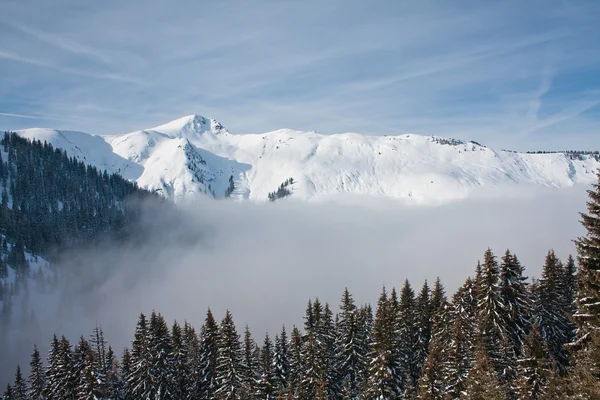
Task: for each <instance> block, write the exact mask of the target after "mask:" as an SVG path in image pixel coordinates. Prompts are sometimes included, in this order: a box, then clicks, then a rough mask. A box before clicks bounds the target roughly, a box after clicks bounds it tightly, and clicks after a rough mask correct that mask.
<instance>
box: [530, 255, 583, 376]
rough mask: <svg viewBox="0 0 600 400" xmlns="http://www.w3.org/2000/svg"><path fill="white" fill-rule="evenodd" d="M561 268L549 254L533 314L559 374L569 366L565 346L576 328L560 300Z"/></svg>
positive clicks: (553, 256)
mask: <svg viewBox="0 0 600 400" xmlns="http://www.w3.org/2000/svg"><path fill="white" fill-rule="evenodd" d="M562 269H563V266H562V263H561V262H560V260H559V259H558V258H557V257H556V255H555V254H554V251H552V250H551V251H549V252H548V255H547V256H546V263H545V264H544V269H543V271H542V277H541V279H540V280H539V284H538V286H537V294H536V303H537V304H536V307H535V308H536V310H535V311H536V324H537V325H538V328H539V330H540V335H541V336H542V338H543V339H544V340H545V341H546V342H547V343H548V351H549V353H550V357H551V358H552V360H553V361H554V362H556V363H557V366H558V368H559V369H560V371H561V372H564V369H565V368H566V366H567V364H568V357H567V353H566V351H565V349H564V346H565V345H566V344H567V343H570V342H571V341H572V340H573V337H574V336H573V335H574V332H575V327H574V326H573V325H572V323H571V322H570V320H569V319H568V316H567V315H566V313H567V310H565V309H564V308H563V305H564V303H563V302H562V300H561V297H560V296H561V294H562V293H561V283H560V278H561V277H562V276H563V272H562Z"/></svg>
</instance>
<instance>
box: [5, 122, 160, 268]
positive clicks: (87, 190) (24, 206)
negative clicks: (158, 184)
mask: <svg viewBox="0 0 600 400" xmlns="http://www.w3.org/2000/svg"><path fill="white" fill-rule="evenodd" d="M0 149H1V150H2V151H1V152H0V182H1V184H2V185H1V189H0V191H1V204H0V233H1V234H2V235H4V236H5V239H6V240H8V241H9V242H10V243H13V244H15V245H16V246H17V249H18V250H19V251H20V252H21V253H22V252H23V249H24V248H27V250H28V251H30V252H32V253H34V254H39V255H42V256H44V257H46V258H52V254H51V251H52V250H56V249H63V248H64V247H65V246H70V245H74V244H75V243H78V244H82V243H87V242H90V241H92V240H94V239H97V238H98V237H100V236H101V235H103V234H111V235H118V234H123V233H124V231H125V229H126V227H127V226H128V225H129V224H131V223H132V222H133V221H134V220H135V216H136V215H137V213H136V210H135V208H134V207H130V206H129V203H128V201H126V200H127V199H128V198H132V197H134V198H138V199H139V198H144V197H150V196H152V197H155V196H153V195H151V194H150V193H149V192H147V191H145V190H142V189H139V188H138V187H137V185H136V184H135V183H131V182H129V181H127V180H126V179H123V178H122V177H121V176H119V175H117V174H109V173H108V172H106V171H103V172H102V171H99V170H98V169H97V168H96V167H93V166H89V165H87V166H86V165H85V164H84V163H83V162H81V161H78V160H77V159H76V158H74V157H69V155H68V154H67V153H66V152H65V151H63V150H61V149H54V148H53V147H52V145H51V144H48V143H41V142H40V141H36V140H34V141H29V140H27V139H24V138H22V137H20V136H18V135H17V134H16V133H9V132H6V133H5V134H4V137H3V139H2V140H1V141H0ZM5 157H6V159H4V158H5ZM21 258H23V257H21Z"/></svg>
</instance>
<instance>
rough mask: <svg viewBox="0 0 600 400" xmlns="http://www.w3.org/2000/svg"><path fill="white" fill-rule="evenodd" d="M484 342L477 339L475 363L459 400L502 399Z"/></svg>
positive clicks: (498, 383) (502, 395)
mask: <svg viewBox="0 0 600 400" xmlns="http://www.w3.org/2000/svg"><path fill="white" fill-rule="evenodd" d="M487 353H488V352H487V350H486V344H485V343H484V342H483V341H479V343H478V344H477V345H476V349H475V364H474V365H473V368H472V369H471V370H470V371H469V373H468V375H467V379H466V381H465V390H464V392H462V393H460V396H459V399H461V400H504V394H503V393H502V391H501V390H499V388H500V382H499V381H498V377H497V375H496V371H495V370H494V367H493V366H492V365H491V362H490V360H489V357H488V354H487Z"/></svg>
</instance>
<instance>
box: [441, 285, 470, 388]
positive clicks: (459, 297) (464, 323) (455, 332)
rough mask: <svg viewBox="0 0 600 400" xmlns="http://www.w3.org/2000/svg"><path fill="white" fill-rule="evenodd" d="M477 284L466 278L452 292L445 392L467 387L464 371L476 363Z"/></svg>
mask: <svg viewBox="0 0 600 400" xmlns="http://www.w3.org/2000/svg"><path fill="white" fill-rule="evenodd" d="M476 295H477V292H476V284H475V282H474V281H473V280H472V279H471V278H468V279H467V280H466V281H465V283H464V284H463V285H462V286H461V287H460V288H459V289H458V290H457V291H456V293H455V294H454V295H453V296H452V309H451V317H450V319H451V322H450V327H449V329H450V331H451V333H450V334H451V339H450V345H449V346H448V351H447V354H448V357H447V360H446V365H445V368H444V370H445V377H444V380H445V381H446V382H447V385H448V393H450V395H451V396H452V397H454V398H457V397H458V396H459V395H460V393H462V392H463V391H464V390H465V388H466V379H467V374H468V372H469V371H470V370H471V368H472V366H473V365H474V363H475V347H476V346H475V343H476V338H477V335H478V326H477V297H476Z"/></svg>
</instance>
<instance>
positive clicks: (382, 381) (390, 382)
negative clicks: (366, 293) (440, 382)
mask: <svg viewBox="0 0 600 400" xmlns="http://www.w3.org/2000/svg"><path fill="white" fill-rule="evenodd" d="M393 303H394V302H393V301H391V300H390V299H388V295H387V291H386V290H385V287H384V288H383V289H382V292H381V295H380V296H379V300H378V301H377V310H376V312H375V321H374V323H373V331H372V335H371V343H370V348H369V359H370V360H371V361H370V364H369V372H368V377H367V381H366V382H365V385H364V386H363V389H362V390H361V395H360V398H361V399H382V400H387V399H396V398H398V397H399V396H401V394H402V383H403V382H402V379H401V377H402V375H401V374H399V373H398V365H397V359H396V352H397V341H396V329H395V328H396V321H397V318H396V310H395V309H394V308H393V307H394V304H393Z"/></svg>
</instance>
